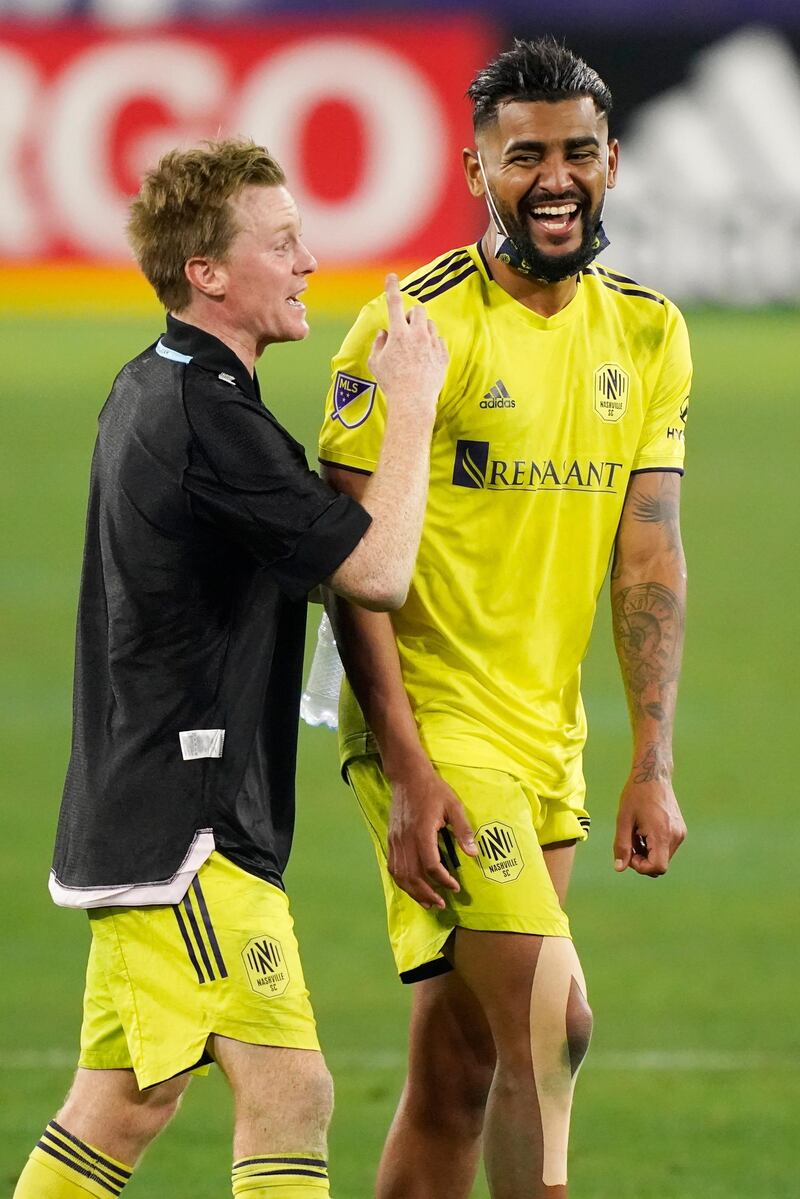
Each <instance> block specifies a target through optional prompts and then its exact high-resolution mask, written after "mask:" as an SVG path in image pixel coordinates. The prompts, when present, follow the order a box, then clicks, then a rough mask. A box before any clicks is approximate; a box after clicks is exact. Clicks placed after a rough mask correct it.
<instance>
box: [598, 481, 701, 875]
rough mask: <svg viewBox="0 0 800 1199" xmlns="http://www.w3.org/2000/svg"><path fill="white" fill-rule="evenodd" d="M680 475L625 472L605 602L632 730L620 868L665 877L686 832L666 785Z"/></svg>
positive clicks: (678, 637) (681, 588) (680, 559)
mask: <svg viewBox="0 0 800 1199" xmlns="http://www.w3.org/2000/svg"><path fill="white" fill-rule="evenodd" d="M679 497H680V476H679V475H677V474H674V473H670V472H666V471H664V472H662V471H654V472H646V473H641V474H634V475H632V476H631V480H630V484H629V486H628V494H627V496H626V499H625V505H624V507H623V511H622V519H621V520H620V526H619V531H618V533H617V539H616V544H615V548H614V562H613V566H612V571H611V606H612V615H613V625H614V640H615V643H616V648H617V656H618V658H619V663H620V668H621V670H622V678H623V682H624V684H625V693H626V696H627V700H628V709H629V712H630V717H631V726H632V730H633V743H634V744H633V765H632V768H631V773H630V776H629V778H628V781H627V783H626V785H625V788H624V790H623V792H622V798H621V801H620V811H619V818H618V821H617V836H616V840H615V845H614V856H615V865H616V868H617V869H618V870H624V869H626V867H628V866H630V867H632V868H633V869H634V870H636V871H637V872H638V873H640V874H649V875H653V876H656V875H659V874H663V873H664V872H665V871H666V869H667V866H668V864H669V859H670V858H671V857H672V854H673V853H674V852H675V850H676V849H677V848H678V846H679V845H680V843H681V841H682V840H683V838H684V836H685V832H686V829H685V826H684V823H683V818H682V816H681V813H680V809H679V807H678V803H677V800H676V799H675V794H674V792H673V790H672V725H673V719H674V714H675V701H676V698H677V691H678V676H679V674H680V665H681V654H682V650H683V630H684V618H685V606H686V564H685V560H684V556H683V547H682V545H681V536H680V523H679Z"/></svg>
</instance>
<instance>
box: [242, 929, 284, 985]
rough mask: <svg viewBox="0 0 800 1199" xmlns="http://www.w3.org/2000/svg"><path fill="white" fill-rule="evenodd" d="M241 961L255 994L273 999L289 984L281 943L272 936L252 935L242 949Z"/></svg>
mask: <svg viewBox="0 0 800 1199" xmlns="http://www.w3.org/2000/svg"><path fill="white" fill-rule="evenodd" d="M242 961H243V962H244V968H245V970H246V971H247V977H248V979H249V981H250V986H251V987H252V988H253V990H254V991H255V993H256V994H257V995H263V996H264V997H265V998H266V999H273V998H274V997H275V996H276V995H282V994H283V992H284V991H285V990H286V988H287V987H288V986H289V970H288V968H287V966H286V962H285V960H284V957H283V950H282V949H281V943H280V941H276V940H275V938H274V937H270V936H264V937H253V939H252V941H248V942H247V944H246V945H245V947H244V949H243V950H242Z"/></svg>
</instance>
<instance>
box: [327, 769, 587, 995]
mask: <svg viewBox="0 0 800 1199" xmlns="http://www.w3.org/2000/svg"><path fill="white" fill-rule="evenodd" d="M434 768H435V769H436V771H437V773H438V774H439V775H440V776H441V777H442V778H443V779H444V781H445V782H446V783H448V784H449V786H450V787H452V788H453V790H454V791H455V793H456V795H457V796H458V798H459V799H460V800H461V803H462V804H463V805H464V809H465V811H466V814H467V817H468V819H469V821H470V823H471V825H472V829H473V831H474V833H475V840H476V843H477V845H478V857H477V858H471V857H470V856H469V855H468V854H465V853H464V852H463V851H462V850H460V848H459V846H458V843H457V842H456V841H455V838H454V837H453V836H452V834H450V833H449V832H448V831H447V830H445V831H444V832H443V833H442V835H441V836H440V840H439V848H440V852H441V855H442V860H443V862H444V864H445V866H446V867H447V869H448V870H449V871H450V873H451V874H452V875H453V876H454V877H455V878H457V879H458V882H459V883H460V885H461V890H460V891H459V892H457V893H454V892H452V891H448V890H444V889H443V890H441V891H440V894H441V895H442V896H443V898H444V900H445V903H446V907H444V908H439V909H437V908H431V909H429V910H426V909H425V908H423V907H421V906H420V905H419V904H418V903H417V902H416V901H415V900H413V899H412V898H411V896H410V895H407V894H406V892H405V891H402V890H401V889H400V888H399V887H398V886H397V885H396V884H395V882H394V880H393V879H392V877H391V875H390V874H389V871H388V869H387V859H386V856H387V833H388V825H389V811H390V808H391V800H392V793H391V786H390V784H389V781H388V780H387V778H386V776H385V775H384V774H383V771H382V770H381V763H380V758H379V757H377V756H372V755H370V756H367V757H361V758H355V759H353V760H351V761H350V762H348V763H347V778H348V781H349V783H350V785H351V787H352V788H353V791H354V792H355V795H356V798H357V799H358V802H359V806H360V807H361V810H362V812H363V814H364V817H365V819H366V822H367V826H368V828H369V831H370V835H371V837H372V841H373V844H374V846H375V852H376V854H377V858H378V866H379V869H380V874H381V881H382V883H383V891H384V898H385V900H386V912H387V920H388V926H389V940H390V942H391V945H392V952H393V953H394V958H395V962H396V964H397V970H398V973H399V974H400V977H401V979H402V980H403V982H417V981H418V980H419V979H423V978H430V977H432V976H434V975H436V974H441V973H444V972H445V971H447V970H449V969H450V967H449V965H448V963H447V961H446V960H445V958H444V956H443V954H442V948H443V946H444V944H445V942H446V941H447V939H448V937H449V936H450V935H451V933H452V931H453V929H454V928H469V929H475V930H478V931H481V932H516V933H533V934H540V935H542V936H548V937H569V936H570V931H569V921H568V919H567V917H566V915H565V913H564V911H563V909H562V908H561V905H560V903H559V901H558V896H557V895H556V892H555V889H554V887H553V884H552V881H551V879H550V875H549V873H548V871H547V866H546V865H545V860H544V854H543V852H542V844H552V843H553V842H556V841H567V840H573V839H575V840H581V841H582V840H585V838H586V835H587V833H586V826H587V825H588V816H587V814H586V812H585V811H584V810H583V809H582V808H581V809H578V808H570V807H569V806H568V805H565V804H562V803H561V802H554V803H550V804H548V803H543V802H541V801H540V800H539V798H538V796H537V795H536V792H535V791H534V790H533V789H532V788H531V787H529V786H528V785H526V784H525V783H524V782H521V781H520V780H519V779H517V778H515V777H513V776H512V775H510V774H505V773H504V772H503V771H500V770H491V769H484V768H482V767H471V766H470V767H467V766H456V765H449V764H446V763H442V762H434ZM581 820H583V821H584V823H581Z"/></svg>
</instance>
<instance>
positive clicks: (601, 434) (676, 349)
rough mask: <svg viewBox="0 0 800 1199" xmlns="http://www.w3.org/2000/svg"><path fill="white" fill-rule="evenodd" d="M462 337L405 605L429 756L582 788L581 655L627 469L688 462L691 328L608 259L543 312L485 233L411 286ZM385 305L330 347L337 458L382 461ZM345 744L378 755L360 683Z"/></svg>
mask: <svg viewBox="0 0 800 1199" xmlns="http://www.w3.org/2000/svg"><path fill="white" fill-rule="evenodd" d="M401 287H402V290H403V293H404V297H405V299H406V301H407V305H408V306H409V307H410V306H411V305H412V304H414V303H422V304H424V305H425V307H426V309H427V311H428V313H429V315H430V317H431V318H432V319H433V320H434V321H435V322H436V325H437V327H438V329H439V333H440V334H441V335H442V337H443V338H444V339H445V341H446V343H447V345H448V348H449V351H450V365H449V367H448V372H447V378H446V381H445V385H444V388H443V390H442V393H441V396H440V398H439V406H438V412H437V416H436V421H435V425H434V431H433V440H432V447H431V474H430V491H429V496H428V503H427V509H426V514H425V523H424V528H423V534H422V542H421V545H420V550H419V556H418V559H417V564H416V569H415V574H414V578H413V581H412V585H411V590H410V593H409V597H408V600H407V602H406V604H405V606H404V607H403V608H402V610H401V611H399V612H395V613H393V615H392V619H393V622H394V628H395V633H396V636H397V644H398V648H399V652H400V660H401V664H402V670H403V678H404V682H405V686H406V690H407V692H408V696H409V699H410V701H411V706H412V709H413V711H414V715H415V718H416V721H417V724H418V727H419V730H420V735H421V740H422V744H423V746H424V748H425V750H426V752H427V753H428V754H429V755H430V757H431V758H432V759H434V760H435V761H438V762H451V763H458V764H461V765H467V766H469V765H472V766H483V767H490V768H495V769H499V770H505V771H507V772H510V773H512V774H515V775H517V776H518V777H522V778H524V779H526V780H528V781H530V782H531V783H532V785H533V786H534V788H535V789H536V790H537V792H538V793H539V794H540V795H541V796H546V797H553V798H558V797H568V796H570V797H579V796H581V795H582V794H583V791H584V784H583V775H582V768H581V751H582V749H583V745H584V742H585V739H586V719H585V715H584V710H583V704H582V702H581V696H580V663H581V660H582V659H583V657H584V654H585V652H586V647H587V644H588V641H589V635H590V632H591V627H592V621H593V618H594V613H595V607H596V602H597V596H598V592H599V590H600V587H601V585H602V582H603V578H604V576H605V573H606V569H607V566H608V562H609V557H610V554H611V551H612V547H613V542H614V537H615V535H616V532H617V526H618V524H619V519H620V514H621V511H622V505H623V501H624V499H625V491H626V487H627V483H628V478H629V475H630V473H631V472H632V471H636V470H675V471H680V472H682V469H683V454H684V426H685V422H686V413H687V401H688V395H689V387H690V381H691V359H690V355H689V343H688V336H687V332H686V326H685V324H684V321H683V318H682V317H681V315H680V313H679V312H678V310H677V309H676V308H675V307H674V305H673V304H671V303H670V302H669V301H668V300H666V299H665V298H664V297H663V296H661V295H659V294H658V293H656V292H654V291H651V290H649V289H647V288H643V287H640V286H639V284H638V283H635V282H633V281H632V280H630V279H627V278H626V277H625V276H623V275H619V274H616V273H614V272H613V271H609V270H606V269H605V268H603V267H601V266H598V265H593V266H591V267H590V268H589V269H588V270H586V271H584V272H583V273H582V275H581V276H580V280H579V284H578V289H577V294H576V295H575V298H574V299H573V300H572V301H571V302H570V303H569V304H568V305H567V307H566V308H564V309H563V310H562V311H561V312H559V313H557V314H556V315H555V316H552V317H547V318H546V317H542V316H539V315H538V314H537V313H534V312H531V311H530V310H529V309H528V308H525V307H524V306H523V305H522V304H520V303H518V301H516V300H514V299H512V297H511V296H510V295H508V293H507V292H505V291H504V290H503V289H502V288H501V287H499V286H498V284H496V283H495V282H493V280H492V277H491V271H490V269H489V267H488V265H487V263H486V261H485V260H484V257H483V253H482V250H481V247H480V245H478V246H467V247H464V248H462V249H459V250H455V251H453V252H451V253H449V254H446V255H443V256H442V257H441V258H438V259H436V260H435V261H434V262H433V263H431V264H429V265H428V266H426V267H423V268H422V269H421V270H419V271H417V272H415V273H414V274H412V275H411V276H409V277H408V278H407V279H405V280H404V281H403V283H402V284H401ZM386 325H387V316H386V302H385V299H384V298H383V297H379V298H377V299H375V300H373V301H372V302H371V303H369V304H367V306H366V307H365V308H364V309H363V310H362V312H361V314H360V315H359V317H358V319H357V321H356V323H355V325H354V326H353V328H352V329H351V331H350V333H349V334H348V336H347V338H346V339H345V342H344V344H343V346H342V348H341V350H340V352H339V354H338V355H337V356H336V358H335V359H334V361H333V372H334V377H333V383H332V386H331V390H330V393H329V395H328V400H327V406H326V412H325V419H324V423H323V427H322V433H321V435H320V451H319V456H320V459H321V461H322V462H325V463H331V464H333V465H336V466H342V467H349V468H350V469H352V470H357V471H366V472H371V471H372V470H374V468H375V466H376V464H377V461H378V455H379V450H380V445H381V439H382V436H383V430H384V414H385V407H384V405H385V401H384V398H383V396H382V394H381V392H380V389H378V388H377V387H376V385H375V382H374V379H373V378H372V376H371V374H370V371H369V367H368V366H367V359H368V356H369V352H370V349H371V347H372V343H373V340H374V338H375V334H376V331H377V330H378V329H379V328H382V327H383V328H385V327H386ZM340 738H341V745H342V756H343V760H344V761H345V762H346V761H347V760H348V759H350V758H353V757H355V756H358V755H361V754H363V753H365V752H372V751H373V750H374V748H375V747H374V744H373V743H372V741H371V738H370V736H369V734H368V731H367V729H366V725H365V723H364V719H363V716H362V715H361V713H360V711H359V709H358V706H357V704H356V703H355V700H354V698H353V696H352V694H351V693H350V691H349V688H348V687H347V685H345V691H344V694H343V700H342V711H341V732H340Z"/></svg>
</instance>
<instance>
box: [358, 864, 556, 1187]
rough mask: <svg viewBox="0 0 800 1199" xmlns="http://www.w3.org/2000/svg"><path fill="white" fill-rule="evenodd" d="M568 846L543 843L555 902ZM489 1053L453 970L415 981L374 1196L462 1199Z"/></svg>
mask: <svg viewBox="0 0 800 1199" xmlns="http://www.w3.org/2000/svg"><path fill="white" fill-rule="evenodd" d="M574 858H575V842H574V841H567V842H560V843H558V844H556V845H551V846H547V847H546V848H545V851H544V859H545V864H546V866H547V869H548V871H549V873H550V877H551V879H552V880H553V885H554V887H555V890H556V894H557V895H558V898H559V902H560V903H561V904H562V905H563V904H564V902H565V900H566V894H567V888H568V886H569V880H570V875H571V872H572V865H573V861H574ZM496 1061H497V1055H496V1052H495V1047H494V1039H493V1038H492V1034H491V1030H490V1028H489V1025H488V1022H487V1020H486V1017H485V1015H484V1013H483V1009H482V1007H481V1005H480V1003H479V1002H478V1000H477V999H476V997H475V995H474V994H473V993H472V991H471V990H470V989H469V987H467V986H466V984H465V983H464V982H463V981H462V979H461V978H460V977H459V975H458V974H457V973H452V974H444V975H440V976H439V977H438V978H432V979H428V980H427V981H425V982H421V983H416V984H415V986H414V988H413V998H412V1009H411V1028H410V1034H409V1060H408V1077H407V1080H406V1084H405V1087H404V1089H403V1094H402V1096H401V1099H400V1104H399V1106H398V1109H397V1112H396V1114H395V1117H394V1120H393V1121H392V1126H391V1128H390V1130H389V1135H388V1137H387V1140H386V1145H385V1147H384V1151H383V1155H382V1158H381V1164H380V1168H379V1171H378V1182H377V1190H376V1195H377V1197H378V1199H441V1186H442V1179H443V1178H446V1179H447V1193H448V1199H467V1197H468V1196H469V1193H470V1190H471V1189H472V1184H473V1182H474V1180H475V1175H476V1173H477V1168H478V1162H479V1159H480V1151H481V1134H482V1129H483V1120H484V1112H485V1106H486V1099H487V1097H488V1094H489V1090H490V1087H491V1083H492V1079H493V1077H494V1070H495V1064H496Z"/></svg>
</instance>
